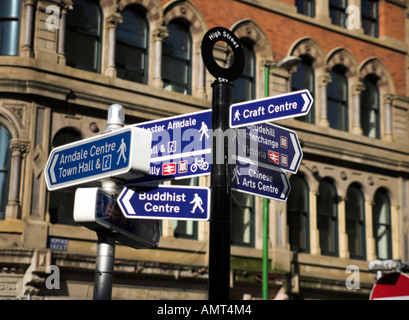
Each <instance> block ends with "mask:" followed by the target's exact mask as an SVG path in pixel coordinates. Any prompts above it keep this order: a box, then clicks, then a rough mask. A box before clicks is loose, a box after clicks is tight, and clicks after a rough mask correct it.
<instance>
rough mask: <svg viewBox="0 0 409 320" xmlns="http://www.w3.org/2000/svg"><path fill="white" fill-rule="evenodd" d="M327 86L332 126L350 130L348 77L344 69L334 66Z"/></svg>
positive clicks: (329, 118)
mask: <svg viewBox="0 0 409 320" xmlns="http://www.w3.org/2000/svg"><path fill="white" fill-rule="evenodd" d="M330 75H331V79H332V81H331V82H330V83H329V84H328V86H327V117H328V121H329V124H330V127H331V128H334V129H338V130H344V131H348V108H347V103H348V101H347V97H348V93H347V90H348V89H347V79H346V76H345V73H344V70H341V69H340V68H337V67H335V68H333V69H332V70H331V71H330Z"/></svg>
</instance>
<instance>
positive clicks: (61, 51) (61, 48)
mask: <svg viewBox="0 0 409 320" xmlns="http://www.w3.org/2000/svg"><path fill="white" fill-rule="evenodd" d="M72 9H73V6H72V4H71V2H69V3H68V2H67V3H66V4H64V5H63V6H62V8H61V14H60V29H59V30H58V47H57V54H58V63H60V64H65V62H66V59H65V32H66V30H67V14H68V10H72Z"/></svg>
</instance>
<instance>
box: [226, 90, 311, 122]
mask: <svg viewBox="0 0 409 320" xmlns="http://www.w3.org/2000/svg"><path fill="white" fill-rule="evenodd" d="M312 103H313V98H312V96H311V94H310V92H309V91H308V90H307V89H304V90H300V91H294V92H290V93H286V94H282V95H278V96H274V97H268V98H262V99H256V100H251V101H246V102H240V103H235V104H232V105H231V106H230V114H229V117H230V118H229V122H230V128H237V127H242V126H245V125H249V124H257V123H264V122H268V121H273V120H282V119H287V118H293V117H299V116H304V115H306V114H307V113H308V112H309V111H310V109H311V106H312Z"/></svg>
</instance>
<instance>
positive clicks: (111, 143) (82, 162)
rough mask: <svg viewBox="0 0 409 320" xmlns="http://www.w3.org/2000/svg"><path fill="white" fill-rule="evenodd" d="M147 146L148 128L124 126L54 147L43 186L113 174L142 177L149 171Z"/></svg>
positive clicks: (55, 186) (64, 185)
mask: <svg viewBox="0 0 409 320" xmlns="http://www.w3.org/2000/svg"><path fill="white" fill-rule="evenodd" d="M150 145H151V133H150V132H149V131H147V130H142V129H139V128H135V127H125V128H123V129H118V130H115V131H112V132H109V133H105V134H101V135H99V136H96V137H92V138H88V139H83V140H80V141H77V142H73V143H69V144H66V145H63V146H60V147H57V148H55V149H53V150H52V151H51V154H50V156H49V158H48V161H47V164H46V166H45V170H44V175H45V179H46V184H47V188H48V190H50V191H53V190H58V189H62V188H68V187H72V186H78V185H84V184H87V185H94V184H95V183H96V181H99V180H102V179H107V178H113V177H115V178H117V179H121V180H126V179H130V178H135V177H138V176H144V175H145V174H146V172H147V171H148V170H149V157H150Z"/></svg>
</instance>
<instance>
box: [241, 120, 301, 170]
mask: <svg viewBox="0 0 409 320" xmlns="http://www.w3.org/2000/svg"><path fill="white" fill-rule="evenodd" d="M237 156H238V157H241V158H248V159H251V160H252V161H253V162H254V163H261V164H264V165H269V166H273V167H278V168H280V169H282V170H284V171H286V172H291V173H297V171H298V168H299V166H300V164H301V160H302V156H303V153H302V150H301V146H300V142H299V140H298V137H297V134H296V133H295V131H293V130H290V129H287V128H283V127H280V126H277V125H273V124H269V123H260V124H254V125H249V126H246V127H243V128H240V129H237Z"/></svg>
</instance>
